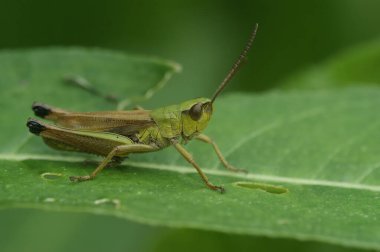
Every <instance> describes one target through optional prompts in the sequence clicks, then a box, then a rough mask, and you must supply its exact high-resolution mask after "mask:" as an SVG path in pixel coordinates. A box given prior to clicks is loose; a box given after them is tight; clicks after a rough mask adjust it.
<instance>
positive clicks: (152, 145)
mask: <svg viewBox="0 0 380 252" xmlns="http://www.w3.org/2000/svg"><path fill="white" fill-rule="evenodd" d="M257 28H258V25H257V24H256V25H255V27H254V29H253V31H252V33H251V36H250V38H249V40H248V42H247V44H246V46H245V48H244V50H243V51H242V52H241V54H240V56H239V58H238V59H237V61H236V62H235V63H234V65H233V67H232V69H231V70H230V72H229V73H228V75H227V76H226V77H225V79H224V80H223V81H222V83H221V84H220V86H219V87H218V89H217V90H216V92H215V94H214V95H213V97H212V98H211V99H208V98H197V99H193V100H189V101H185V102H183V103H181V104H178V105H172V106H167V107H163V108H158V109H155V110H144V109H141V108H140V109H136V110H130V111H101V112H84V113H78V112H69V111H66V110H63V109H59V108H54V107H51V106H48V105H45V104H41V103H34V104H33V105H32V109H33V111H34V113H35V115H36V116H38V117H41V118H44V119H47V120H50V121H53V122H54V123H55V124H54V125H51V124H46V123H44V122H42V121H39V120H36V119H32V118H29V119H28V121H27V127H28V128H29V131H30V132H31V133H34V134H36V135H39V136H41V137H42V138H43V140H44V142H45V143H46V144H47V145H49V146H50V147H52V148H55V149H59V150H65V151H76V152H86V153H92V154H97V155H100V156H104V157H105V158H104V159H103V161H102V162H101V163H100V164H99V165H98V166H97V168H96V169H95V170H94V171H93V172H92V173H91V174H90V175H86V176H71V177H70V180H71V181H74V182H80V181H87V180H91V179H94V178H95V177H96V175H97V174H98V173H99V172H100V171H102V170H103V169H104V168H105V167H106V166H107V165H109V164H111V163H119V162H121V161H122V160H123V158H125V157H127V156H128V155H129V154H131V153H144V152H153V151H158V150H161V149H163V148H166V147H168V146H170V145H172V146H174V147H175V148H176V149H177V151H178V152H179V153H180V154H181V155H182V156H183V157H184V158H185V159H186V160H187V161H188V162H189V163H190V164H192V165H193V166H194V168H195V169H196V170H197V172H198V173H199V175H200V176H201V178H202V180H203V181H204V183H205V184H206V185H207V187H209V188H210V189H212V190H216V191H219V192H221V193H223V192H224V188H223V187H222V186H216V185H214V184H212V183H211V182H210V181H209V180H208V178H207V176H206V174H204V173H203V171H202V170H201V168H200V167H199V166H198V164H197V163H196V162H195V161H194V159H193V158H192V156H191V154H190V153H189V152H188V151H187V150H186V149H185V148H184V147H183V146H182V143H183V144H185V143H187V142H188V141H189V140H191V139H197V140H200V141H203V142H205V143H208V144H211V145H212V146H213V148H214V150H215V152H216V154H217V156H218V158H219V159H220V161H221V162H222V164H223V165H224V167H225V168H227V169H228V170H231V171H235V172H236V171H242V170H240V169H237V168H235V167H233V166H232V165H230V164H229V163H228V162H227V161H226V159H225V158H224V157H223V155H222V153H221V152H220V150H219V147H218V146H217V145H216V143H215V142H213V141H212V140H211V139H210V138H209V137H208V136H206V135H204V134H202V133H201V132H202V131H203V130H204V129H205V128H206V127H207V124H208V122H209V120H210V118H211V115H212V112H213V103H214V101H215V99H216V98H217V97H218V95H219V94H220V93H221V92H222V90H223V89H224V88H225V87H226V85H227V83H229V81H230V80H231V79H232V77H233V76H234V74H235V73H236V72H237V70H238V69H239V67H240V66H241V63H242V62H243V61H244V60H245V58H246V56H247V53H248V51H249V49H250V48H251V45H252V43H253V41H254V38H255V36H256V32H257ZM180 140H182V141H180Z"/></svg>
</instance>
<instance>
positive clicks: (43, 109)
mask: <svg viewBox="0 0 380 252" xmlns="http://www.w3.org/2000/svg"><path fill="white" fill-rule="evenodd" d="M32 109H33V111H34V114H35V115H36V116H38V117H42V118H44V117H45V116H47V115H49V114H50V113H51V109H50V108H49V107H48V106H46V105H44V104H41V103H37V102H35V103H33V105H32Z"/></svg>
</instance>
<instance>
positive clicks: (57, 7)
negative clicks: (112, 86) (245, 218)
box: [0, 0, 380, 251]
mask: <svg viewBox="0 0 380 252" xmlns="http://www.w3.org/2000/svg"><path fill="white" fill-rule="evenodd" d="M379 10H380V2H379V1H376V0H335V1H331V0H318V1H316V0H309V1H297V0H288V1H265V0H260V1H254V0H247V1H243V0H235V1H228V0H219V1H199V0H194V1H174V0H170V1H168V0H161V1H115V0H108V1H100V0H94V1H72V0H66V1H51V0H50V1H49V0H44V1H39V0H35V1H30V0H16V1H9V0H5V1H4V0H2V1H1V2H0V31H1V39H0V48H1V49H17V48H31V47H45V46H83V47H102V48H108V49H112V50H119V51H124V52H127V53H132V54H141V55H154V56H157V57H162V58H166V59H171V60H174V61H176V62H179V63H180V64H181V65H182V66H183V72H182V73H181V74H179V75H176V76H174V78H173V79H172V80H171V81H170V82H169V83H168V85H167V86H166V87H165V89H164V90H162V92H161V93H158V94H156V95H155V96H154V98H153V99H152V101H151V104H152V105H158V104H160V105H164V104H169V103H173V102H174V103H176V102H178V101H182V100H184V99H187V98H193V97H197V96H208V95H210V94H211V93H212V92H213V91H214V89H215V87H216V85H218V83H219V82H220V81H221V80H222V79H223V77H224V75H225V74H226V73H227V71H228V70H229V68H230V67H231V65H232V63H233V61H234V60H235V58H236V57H237V56H238V54H239V53H240V50H241V49H242V47H243V45H244V44H245V42H246V40H247V37H248V35H249V32H250V30H251V27H252V26H253V24H254V23H255V22H258V23H259V24H260V28H259V29H260V30H259V33H258V36H257V39H256V41H255V45H254V47H253V50H252V52H251V53H250V56H249V64H247V65H246V66H244V67H243V68H242V70H241V72H240V73H239V74H238V75H237V78H236V79H235V80H234V82H233V85H231V87H229V88H228V91H243V92H265V91H266V90H270V89H273V88H276V85H278V83H279V82H280V81H281V80H283V79H284V78H285V77H287V76H290V75H292V74H294V73H297V72H298V71H302V70H304V69H306V68H308V67H310V66H313V65H315V64H318V63H320V62H323V61H324V60H326V59H328V58H329V57H333V56H334V55H335V54H337V53H339V52H341V51H343V50H345V49H346V48H350V47H352V46H355V45H358V44H361V43H365V42H367V41H371V40H374V39H377V38H379V37H380V29H379V24H380V15H379ZM164 92H166V96H165V97H167V93H168V92H170V93H173V94H176V95H173V96H171V97H170V98H169V100H168V98H165V100H163V97H164V96H163V95H161V94H162V93H164ZM0 223H1V225H0V250H1V251H69V250H70V251H84V250H89V251H105V250H109V251H152V250H153V251H169V250H170V249H171V250H178V249H181V250H183V251H193V250H195V249H204V250H205V249H209V250H210V251H214V250H215V251H216V250H218V251H229V250H232V249H240V250H242V251H244V250H246V251H252V250H257V251H272V250H277V249H282V250H283V251H286V250H289V251H304V250H307V251H340V250H342V251H354V250H350V249H345V248H340V247H337V246H333V245H326V244H321V243H316V242H299V241H292V240H285V239H276V240H273V239H269V238H260V237H259V238H257V237H249V236H239V235H227V234H220V233H214V232H205V231H195V230H175V229H169V228H161V227H149V226H145V225H141V224H136V223H132V222H127V221H125V220H120V219H117V218H114V217H105V216H93V215H87V214H74V213H51V212H42V211H37V210H25V209H23V210H14V209H8V210H2V211H1V212H0Z"/></svg>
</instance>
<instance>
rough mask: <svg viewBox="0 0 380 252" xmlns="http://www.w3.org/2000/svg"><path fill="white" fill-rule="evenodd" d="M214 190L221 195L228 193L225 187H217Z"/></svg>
mask: <svg viewBox="0 0 380 252" xmlns="http://www.w3.org/2000/svg"><path fill="white" fill-rule="evenodd" d="M214 190H215V191H218V192H220V193H221V194H223V193H225V192H226V189H224V187H223V186H215V189H214Z"/></svg>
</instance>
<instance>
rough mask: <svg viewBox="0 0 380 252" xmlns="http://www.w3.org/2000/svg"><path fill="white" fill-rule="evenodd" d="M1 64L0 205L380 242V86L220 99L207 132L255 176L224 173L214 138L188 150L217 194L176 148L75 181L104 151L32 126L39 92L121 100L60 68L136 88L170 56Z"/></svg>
mask: <svg viewBox="0 0 380 252" xmlns="http://www.w3.org/2000/svg"><path fill="white" fill-rule="evenodd" d="M78 55H81V56H80V57H79V56H78ZM114 57H115V58H116V59H119V61H118V60H115V58H114ZM0 66H1V67H0V76H1V77H0V86H1V93H0V105H2V107H3V108H5V109H3V110H2V113H1V115H0V118H1V124H0V132H1V133H0V140H1V143H2V146H1V148H0V181H1V183H0V206H1V207H28V208H40V209H47V210H57V211H79V212H89V213H97V214H106V215H114V216H118V217H120V218H127V219H131V220H135V221H139V222H143V223H150V224H157V225H165V226H172V227H193V228H200V229H208V230H217V231H223V232H227V233H244V234H254V235H267V236H272V237H291V238H297V239H308V240H318V241H326V242H332V243H336V244H343V245H347V246H355V247H362V248H377V249H379V248H380V223H379V216H380V168H379V167H380V155H379V153H380V141H379V139H380V130H379V129H380V116H379V115H378V113H377V112H376V111H377V110H378V108H379V106H380V99H379V97H380V89H378V88H374V87H373V88H369V87H361V88H350V89H343V90H340V91H333V90H332V91H318V92H309V91H299V92H296V91H292V92H271V93H267V94H261V95H247V94H239V93H237V94H230V95H225V96H223V97H221V98H220V99H219V100H217V101H216V103H215V112H214V116H213V118H212V121H211V123H210V125H209V127H208V128H207V130H206V132H205V133H206V134H208V135H209V136H210V137H212V138H213V139H214V140H215V141H216V142H217V143H218V144H219V145H220V148H221V150H222V152H223V153H224V154H225V156H226V158H227V159H228V160H229V161H230V163H232V164H233V165H235V166H237V167H239V168H245V169H247V170H248V171H249V173H248V174H238V173H231V172H228V171H226V170H224V169H223V167H221V165H220V164H219V162H218V159H217V157H216V155H215V154H214V152H213V150H212V148H211V146H208V145H207V144H204V143H202V142H195V141H192V142H191V143H189V144H188V146H187V147H186V148H188V149H189V150H190V151H191V153H192V154H193V156H194V158H195V160H196V161H197V162H198V163H199V164H200V165H201V167H202V168H203V169H204V171H205V172H206V173H207V174H208V175H209V178H210V180H211V181H212V182H213V183H214V184H218V185H224V186H225V188H226V190H227V192H226V193H225V194H223V195H221V194H219V193H216V192H213V191H210V190H208V189H207V188H206V187H205V186H204V184H203V182H202V181H201V180H200V178H199V176H198V174H196V173H195V171H194V169H193V168H192V167H191V166H190V165H188V164H187V163H186V162H185V161H184V160H182V159H181V157H180V155H179V154H178V153H176V152H175V150H174V149H172V148H167V149H165V150H163V151H160V152H156V153H149V154H144V155H141V154H140V155H138V154H136V155H131V156H130V158H129V159H128V160H127V161H125V162H124V165H122V166H120V167H117V168H110V169H106V170H105V171H104V172H102V173H101V174H100V175H99V176H98V177H97V178H96V179H95V180H93V181H90V182H85V183H79V184H75V183H71V182H70V181H69V180H68V177H69V176H71V175H85V174H88V173H90V172H91V171H92V170H93V169H94V168H95V166H96V163H91V162H87V163H85V162H83V160H86V159H87V160H88V159H91V160H97V159H96V158H94V157H92V156H89V155H81V154H75V153H69V152H58V151H55V150H51V149H49V148H48V147H47V146H45V145H44V143H43V142H42V140H41V139H40V138H38V137H36V136H34V135H31V134H29V133H28V131H27V128H26V126H25V122H26V119H27V117H29V116H31V115H32V111H31V109H30V104H31V103H32V102H33V101H34V100H39V101H43V102H46V103H52V104H53V105H56V106H60V107H63V108H69V109H73V110H74V109H75V110H82V111H86V110H90V109H91V107H93V109H94V110H95V109H100V108H103V109H110V108H111V107H112V106H113V105H110V104H108V103H107V102H106V101H104V100H102V99H99V97H96V96H94V95H92V94H89V93H87V92H83V91H82V90H79V89H77V88H73V87H67V86H64V85H62V83H61V82H60V81H59V80H60V77H61V76H62V74H65V73H67V72H72V73H74V74H80V75H84V76H86V78H89V79H91V80H92V81H93V82H94V85H95V83H112V85H111V84H108V85H109V87H110V88H111V87H112V90H110V91H113V90H115V91H116V93H117V94H119V93H120V92H123V93H124V92H125V93H128V92H131V93H133V95H137V94H139V93H144V90H146V89H147V88H150V87H151V86H152V85H156V84H157V81H160V80H162V78H163V77H162V76H164V75H165V74H166V73H167V72H172V71H174V70H173V67H172V66H171V65H170V64H167V63H165V62H158V61H154V62H152V61H149V60H139V59H136V58H129V57H127V56H118V55H113V54H112V55H109V54H108V53H106V52H98V51H92V52H86V51H81V50H77V49H76V50H75V53H74V52H73V51H71V50H68V51H66V50H63V49H59V50H46V51H44V50H39V51H23V52H3V53H2V54H1V55H0ZM105 66H106V67H105ZM132 66H133V67H132ZM126 69H129V70H126ZM130 78H131V79H130ZM140 78H141V84H139V85H137V84H136V83H140V82H138V80H140ZM114 83H119V84H115V86H114ZM99 85H100V84H99ZM136 85H137V86H136ZM140 85H141V86H140ZM143 85H144V87H143ZM135 88H136V89H135ZM124 89H125V91H123V90H124ZM134 90H136V92H134ZM166 91H167V90H166ZM162 92H164V90H163V91H162ZM168 95H172V94H168ZM162 105H168V104H165V103H163V104H162Z"/></svg>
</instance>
